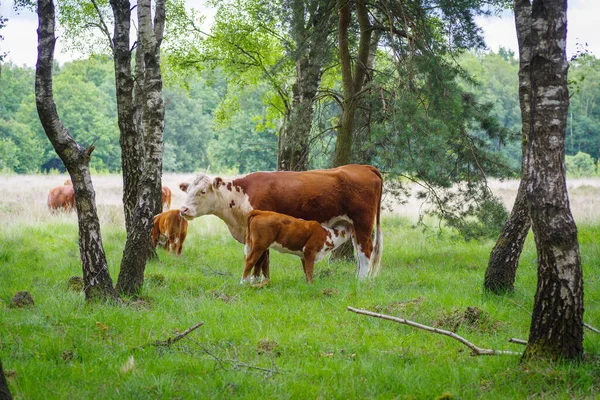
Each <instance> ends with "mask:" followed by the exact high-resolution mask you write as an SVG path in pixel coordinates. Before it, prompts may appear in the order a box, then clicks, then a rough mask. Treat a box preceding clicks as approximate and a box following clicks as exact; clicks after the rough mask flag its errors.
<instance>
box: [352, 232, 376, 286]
mask: <svg viewBox="0 0 600 400" xmlns="http://www.w3.org/2000/svg"><path fill="white" fill-rule="evenodd" d="M371 228H372V227H371ZM371 230H372V229H368V228H367V227H363V226H360V225H356V224H355V225H354V234H353V235H352V244H353V245H354V248H355V249H356V259H357V261H358V278H359V279H364V278H366V277H367V276H368V274H369V260H370V258H371V253H372V252H373V241H372V240H371Z"/></svg>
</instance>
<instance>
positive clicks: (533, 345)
mask: <svg viewBox="0 0 600 400" xmlns="http://www.w3.org/2000/svg"><path fill="white" fill-rule="evenodd" d="M515 14H516V15H517V18H516V23H517V30H520V29H522V28H524V27H528V29H529V30H530V32H529V34H530V35H531V50H532V51H531V54H530V58H529V60H530V64H529V65H528V66H527V65H525V66H523V65H521V68H525V69H524V71H523V74H529V76H530V85H531V89H530V95H529V98H528V101H529V104H530V118H531V119H530V121H529V123H530V132H529V141H528V143H527V156H526V161H525V162H526V163H527V176H526V177H525V178H526V180H527V199H528V201H529V205H530V209H529V211H530V215H531V220H532V226H533V232H534V235H535V242H536V248H537V252H538V284H537V291H536V295H535V303H534V308H533V315H532V319H531V327H530V331H529V340H528V344H527V347H526V349H525V352H524V354H523V359H524V360H527V359H531V358H536V357H542V358H549V359H553V360H557V359H579V358H581V357H582V356H583V278H582V271H581V259H580V254H579V244H578V241H577V227H576V226H575V221H574V220H573V217H572V215H571V211H570V208H569V199H568V194H567V189H566V179H565V165H564V161H565V160H564V158H565V136H566V129H567V113H568V107H569V95H568V88H567V69H568V63H567V59H566V49H565V44H566V33H567V0H535V1H534V2H533V4H532V5H530V3H529V0H515ZM528 16H530V18H528ZM527 24H528V25H527ZM520 44H521V41H520Z"/></svg>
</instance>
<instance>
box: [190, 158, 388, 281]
mask: <svg viewBox="0 0 600 400" xmlns="http://www.w3.org/2000/svg"><path fill="white" fill-rule="evenodd" d="M382 187H383V179H382V177H381V173H380V172H379V171H378V170H377V168H375V167H372V166H369V165H356V164H352V165H345V166H341V167H338V168H333V169H326V170H314V171H303V172H291V171H278V172H255V173H252V174H249V175H246V176H243V177H239V178H233V179H223V178H220V177H216V178H211V177H209V176H207V175H205V174H199V175H198V176H196V178H195V179H194V181H193V182H192V183H191V184H188V183H182V184H181V185H180V188H181V189H182V190H183V191H185V192H187V197H186V199H185V202H184V205H183V207H181V216H182V217H184V218H186V219H188V220H192V219H194V218H196V217H200V216H202V215H207V214H213V215H216V216H217V217H219V218H221V219H222V220H223V221H224V222H225V223H226V224H227V227H228V228H229V231H230V232H231V235H232V236H233V237H234V238H235V239H236V240H237V241H238V242H240V243H244V240H245V234H246V219H247V217H248V214H249V213H250V211H252V210H255V209H256V210H263V211H275V212H278V213H281V214H286V215H290V216H292V217H296V218H302V219H305V220H314V221H317V222H319V223H322V224H324V225H325V226H327V227H333V226H335V225H337V224H338V223H339V222H340V221H345V222H348V223H349V224H351V225H352V227H353V229H352V243H353V244H354V248H355V249H356V255H357V259H358V277H359V278H361V279H362V278H365V277H367V276H374V275H375V274H376V273H377V272H378V269H379V265H380V262H381V252H382V248H383V237H382V234H381V227H380V213H381V207H380V206H381V192H382ZM375 222H376V223H377V231H376V235H375V242H374V243H373V241H372V239H371V236H372V234H373V225H374V223H375ZM265 259H266V260H267V261H266V262H267V263H268V252H265ZM259 264H260V263H259ZM261 268H262V272H263V275H264V276H265V277H266V278H268V264H266V263H265V264H263V265H262V266H261ZM258 274H259V272H258V271H257V269H255V270H254V275H255V276H256V275H258Z"/></svg>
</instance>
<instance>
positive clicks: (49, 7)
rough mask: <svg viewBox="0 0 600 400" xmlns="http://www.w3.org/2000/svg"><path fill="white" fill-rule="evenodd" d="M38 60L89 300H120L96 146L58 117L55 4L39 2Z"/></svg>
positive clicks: (47, 126)
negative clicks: (93, 170)
mask: <svg viewBox="0 0 600 400" xmlns="http://www.w3.org/2000/svg"><path fill="white" fill-rule="evenodd" d="M37 13H38V19H39V28H38V59H37V64H36V73H35V100H36V106H37V110H38V114H39V117H40V121H41V123H42V126H43V127H44V131H45V132H46V135H47V136H48V139H50V142H51V143H52V146H53V147H54V150H55V151H56V153H57V154H58V156H59V157H60V159H61V160H62V162H63V163H64V165H65V167H66V168H67V171H68V172H69V174H70V175H71V181H72V182H73V188H74V190H75V204H76V208H77V220H78V224H79V253H80V257H81V263H82V268H83V282H84V292H85V296H86V299H88V300H91V299H118V298H119V297H118V295H117V293H116V292H115V290H114V288H113V283H112V279H111V278H110V274H109V272H108V265H107V263H106V255H105V253H104V248H103V247H102V235H101V233H100V221H99V219H98V213H97V210H96V193H95V191H94V186H93V184H92V179H91V175H90V170H89V162H90V157H91V154H92V151H93V150H94V146H90V147H88V148H87V149H84V148H83V147H81V146H80V145H79V144H78V143H77V142H76V141H75V140H74V139H73V138H72V137H71V135H70V134H69V132H67V130H66V129H65V127H64V125H63V124H62V122H61V121H60V119H59V117H58V112H57V110H56V104H55V103H54V96H53V93H52V63H53V60H54V46H55V42H56V38H55V36H54V32H55V9H54V2H53V1H52V0H39V1H38V8H37Z"/></svg>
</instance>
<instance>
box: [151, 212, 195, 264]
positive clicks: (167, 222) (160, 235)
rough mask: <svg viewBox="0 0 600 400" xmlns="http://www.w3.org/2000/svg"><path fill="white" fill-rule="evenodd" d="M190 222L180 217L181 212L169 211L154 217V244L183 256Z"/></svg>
mask: <svg viewBox="0 0 600 400" xmlns="http://www.w3.org/2000/svg"><path fill="white" fill-rule="evenodd" d="M187 228H188V222H187V221H186V220H185V219H183V218H182V217H181V216H180V215H179V210H169V211H165V212H163V213H160V214H158V215H156V216H155V217H154V227H153V228H152V243H153V244H154V247H156V246H158V245H160V246H163V247H164V248H165V249H167V251H172V252H174V253H175V254H177V255H180V254H181V249H182V247H183V242H185V237H186V236H187Z"/></svg>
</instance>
